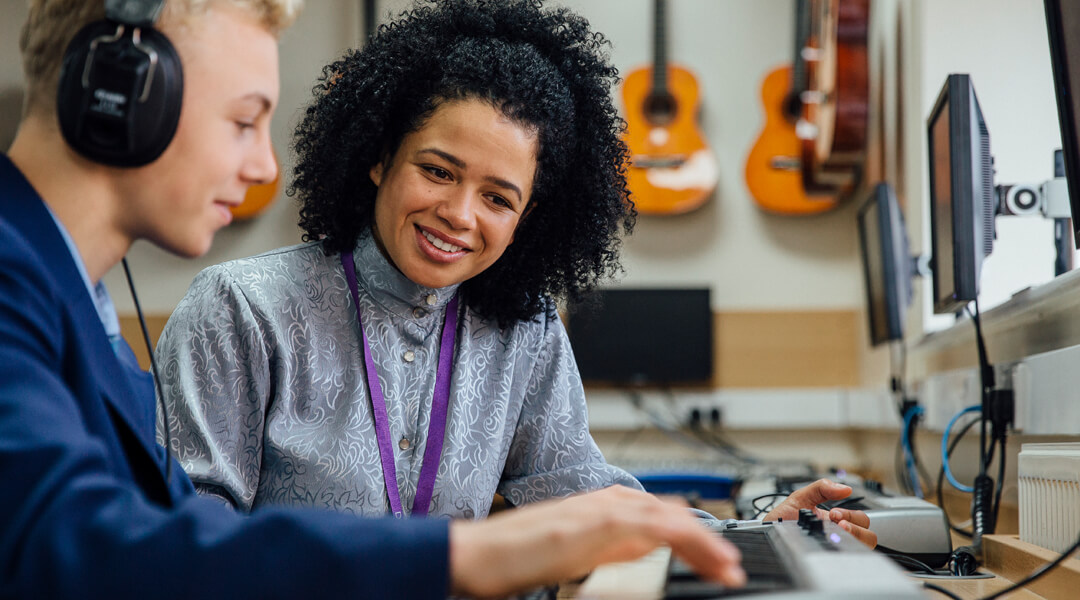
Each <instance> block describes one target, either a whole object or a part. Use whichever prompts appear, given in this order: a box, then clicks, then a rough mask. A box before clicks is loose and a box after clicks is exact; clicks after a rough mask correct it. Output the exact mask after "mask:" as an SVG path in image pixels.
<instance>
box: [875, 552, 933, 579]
mask: <svg viewBox="0 0 1080 600" xmlns="http://www.w3.org/2000/svg"><path fill="white" fill-rule="evenodd" d="M878 552H881V553H882V554H884V555H885V556H888V557H889V558H891V559H893V562H896V563H897V564H899V565H900V566H902V567H905V568H907V569H908V570H909V571H912V572H915V573H925V574H927V575H939V574H940V573H939V572H938V571H937V570H936V569H934V568H933V567H931V566H930V565H928V564H926V563H924V562H923V561H921V560H919V559H917V558H912V557H910V556H908V555H906V554H893V553H891V552H885V551H884V550H882V549H881V548H880V547H878ZM909 567H914V569H911V568H909Z"/></svg>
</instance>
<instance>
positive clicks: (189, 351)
mask: <svg viewBox="0 0 1080 600" xmlns="http://www.w3.org/2000/svg"><path fill="white" fill-rule="evenodd" d="M604 46H605V42H604V41H603V38H601V37H600V36H599V35H598V34H595V33H594V32H592V31H591V30H590V29H589V27H588V24H587V23H586V22H585V20H584V19H582V18H580V17H578V16H577V15H574V14H573V13H570V12H569V11H567V10H566V9H553V10H545V9H542V8H540V7H539V6H538V3H536V2H531V1H517V0H506V1H500V2H479V1H471V0H469V1H462V0H455V1H449V0H443V1H437V2H428V3H424V4H422V5H418V6H417V7H416V8H414V9H413V10H411V11H409V12H406V13H404V14H403V15H401V16H400V18H398V19H397V20H395V21H394V22H393V23H392V24H391V25H390V26H387V27H383V28H382V29H381V30H380V31H379V34H378V35H377V36H376V37H375V38H373V39H372V40H371V41H370V43H368V44H367V45H365V46H364V48H363V49H361V50H358V51H353V52H349V53H348V54H347V55H346V56H345V57H344V58H342V59H341V60H339V61H337V62H334V63H333V64H331V65H329V66H327V67H326V68H325V69H324V75H323V83H322V84H321V85H320V86H317V88H316V92H315V99H314V101H313V103H312V104H311V105H310V106H309V107H308V109H307V111H306V116H305V118H304V119H303V121H302V122H301V124H300V125H299V127H298V128H297V132H296V142H295V148H296V151H297V153H298V161H297V167H296V171H295V179H294V181H293V184H292V189H291V192H292V193H293V194H294V195H296V196H298V197H299V200H300V203H301V211H300V225H301V227H302V228H303V229H304V231H305V237H306V240H307V242H308V243H306V244H302V245H299V246H294V247H290V248H283V249H279V250H276V251H273V252H269V253H267V254H264V255H261V256H257V257H254V258H249V259H244V260H237V261H232V262H229V263H225V264H223V265H219V266H216V267H212V268H210V269H208V270H206V271H204V272H203V273H202V274H201V275H200V276H199V277H198V278H197V279H196V280H195V282H194V283H193V284H192V286H191V288H190V290H189V291H188V294H187V296H186V297H185V298H184V300H183V301H182V302H181V303H180V305H179V306H178V307H177V309H176V311H175V312H174V313H173V316H172V318H171V319H170V321H169V324H168V326H167V327H166V329H165V332H164V333H163V335H162V337H161V341H160V343H159V346H158V351H159V357H160V361H161V364H163V365H164V373H165V376H164V381H163V384H164V386H163V391H164V396H165V401H166V402H165V403H166V406H167V409H168V419H167V422H168V424H169V427H170V429H171V432H172V439H173V441H174V443H175V447H174V450H175V452H176V454H177V456H178V457H179V458H180V460H181V463H182V464H183V465H184V468H185V469H186V470H187V471H188V472H189V473H190V474H191V476H192V479H193V481H194V482H195V484H196V487H197V489H198V490H199V491H200V492H202V493H203V494H206V495H211V496H215V497H218V498H220V499H221V500H222V501H224V502H226V503H228V504H230V505H232V506H234V507H236V508H238V509H239V510H242V511H249V510H252V509H253V508H255V507H258V506H260V505H266V504H295V505H305V506H318V507H325V508H332V509H337V510H344V511H349V512H354V513H359V514H363V515H371V516H374V515H383V514H387V513H393V514H414V515H416V514H432V515H440V516H451V517H465V518H481V517H483V516H485V515H487V513H488V511H489V509H490V506H491V503H492V498H493V496H494V495H495V494H496V493H499V494H501V495H503V496H504V497H505V498H506V499H507V500H508V501H509V502H510V503H511V504H514V505H520V504H523V503H527V502H533V501H537V500H543V499H545V498H549V497H557V496H566V495H569V494H572V493H576V492H582V491H586V490H590V489H596V488H601V487H607V486H611V485H613V484H617V483H621V484H624V485H627V486H631V487H639V486H638V484H637V482H636V481H635V480H634V479H633V478H632V477H630V476H629V475H628V474H626V473H625V472H623V471H621V470H619V469H617V468H615V467H611V466H609V465H607V464H606V463H605V462H604V460H603V457H602V456H601V454H600V452H599V450H598V449H597V447H596V445H595V444H594V442H593V440H592V438H591V437H590V435H589V433H588V424H587V421H586V408H585V396H584V390H583V388H582V385H581V380H580V377H579V375H578V371H577V367H576V365H575V363H574V359H573V354H572V352H571V349H570V345H569V341H568V339H567V336H566V332H565V330H564V328H563V326H562V323H561V321H560V320H559V319H558V317H557V315H556V312H555V302H556V301H557V300H558V299H561V298H568V297H570V298H575V297H577V296H578V295H579V294H581V293H583V292H585V291H586V290H588V289H590V288H591V287H592V286H593V285H594V284H595V283H596V282H597V281H598V280H600V279H601V278H603V277H606V276H608V275H611V274H613V272H614V271H616V270H617V268H618V262H617V253H616V250H617V244H618V241H619V234H620V233H621V230H625V231H628V230H629V229H630V227H631V225H632V224H633V219H634V212H633V208H632V206H631V204H630V203H629V202H628V200H627V192H626V185H625V180H624V173H623V172H622V167H621V165H623V164H625V160H624V159H625V153H626V149H625V146H624V145H623V144H622V142H621V141H620V139H619V131H620V127H621V121H620V119H619V118H618V115H617V113H616V110H615V108H614V106H613V105H612V101H611V98H610V96H609V90H610V89H611V86H612V84H613V83H614V81H615V75H616V73H615V70H614V68H612V66H611V65H610V64H609V63H608V61H607V58H606V55H605V53H604ZM162 437H164V436H162Z"/></svg>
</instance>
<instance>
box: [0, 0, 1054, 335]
mask: <svg viewBox="0 0 1080 600" xmlns="http://www.w3.org/2000/svg"><path fill="white" fill-rule="evenodd" d="M562 3H563V4H565V5H568V6H570V7H572V8H574V9H575V10H578V11H579V12H581V13H582V14H584V15H585V16H586V17H587V18H589V20H590V21H591V22H592V23H593V25H594V26H595V28H596V29H598V30H600V31H602V32H604V33H605V34H606V35H607V37H608V38H609V39H610V40H611V42H612V51H611V54H612V59H613V60H614V62H615V64H616V65H617V66H618V67H619V69H620V70H621V71H622V72H624V73H625V72H628V71H629V70H630V69H632V68H635V67H637V66H640V65H643V64H645V63H647V62H648V61H649V59H650V52H651V50H650V44H649V40H650V31H651V29H650V25H649V23H650V18H651V2H650V1H649V0H562ZM895 3H898V5H899V11H900V12H901V13H903V14H904V15H907V16H905V17H903V18H901V22H904V21H905V19H907V18H911V16H912V15H913V16H914V17H913V18H914V21H913V22H914V23H915V24H916V25H917V26H916V27H913V28H912V30H911V31H903V32H901V33H900V38H901V40H902V41H903V42H904V43H910V44H912V45H915V46H917V47H906V48H901V52H902V56H903V57H904V58H903V60H908V61H914V60H917V61H919V64H918V65H917V66H916V65H914V64H912V65H910V66H909V65H905V69H909V72H911V73H912V76H911V77H910V78H909V80H910V81H909V82H906V83H907V85H906V86H905V89H904V93H903V97H902V99H901V101H902V103H903V106H904V113H905V121H904V123H903V125H902V127H903V129H902V130H903V131H904V132H905V140H904V146H905V148H904V153H905V154H904V156H905V159H904V160H905V162H906V163H907V164H908V167H909V169H910V171H911V173H910V175H911V176H910V177H907V178H905V182H908V183H907V186H908V187H909V188H911V189H910V192H909V194H908V196H909V201H908V202H907V216H908V222H909V223H922V224H923V225H922V226H923V227H927V225H926V223H925V220H924V213H925V211H923V210H922V205H923V203H924V202H925V197H926V196H925V194H926V187H925V169H926V167H925V133H924V129H925V125H924V122H925V118H926V115H927V113H928V112H929V109H930V106H931V105H932V103H933V100H934V99H935V98H936V95H937V92H938V90H939V89H940V87H941V84H942V82H943V81H944V79H945V76H946V74H947V73H950V72H968V73H970V74H971V75H972V78H973V80H974V82H975V86H976V89H977V91H978V94H979V100H980V102H981V104H982V108H983V110H984V113H985V115H986V118H987V121H988V123H989V126H990V131H991V140H992V143H993V150H994V154H995V156H996V159H997V163H996V164H997V176H998V180H999V181H1000V182H1011V181H1031V180H1040V179H1044V178H1047V177H1049V176H1050V175H1051V164H1052V163H1051V152H1052V150H1053V149H1054V148H1056V147H1058V145H1059V137H1058V135H1059V134H1058V130H1057V121H1056V111H1055V106H1054V99H1053V94H1052V89H1053V88H1052V79H1051V75H1050V67H1049V60H1048V52H1047V45H1046V34H1045V24H1044V22H1043V13H1042V2H1041V1H1040V0H933V1H931V0H910V2H904V1H903V0H896V2H895ZM407 4H408V2H406V1H405V0H383V1H382V2H380V4H379V14H380V15H383V14H385V13H386V12H388V11H394V10H398V9H400V8H401V7H403V6H406V5H407ZM876 5H877V6H878V7H882V6H889V5H890V3H889V2H887V1H884V0H879V1H878V2H877V3H876ZM791 8H792V2H791V1H790V0H754V1H747V0H673V1H672V2H670V6H669V21H670V22H669V38H670V52H669V55H670V57H671V58H672V60H675V61H678V62H681V63H683V64H685V65H686V66H688V67H689V68H691V69H692V70H693V71H695V72H696V73H697V75H698V78H699V80H700V83H701V88H702V94H703V108H702V115H701V116H702V127H703V131H704V134H705V136H706V138H707V139H708V140H709V141H710V143H711V145H712V146H713V148H714V150H715V152H716V155H717V158H718V160H719V165H720V183H719V189H718V192H717V194H716V196H715V197H714V198H713V199H712V200H711V201H710V202H709V203H708V204H707V205H706V206H705V207H704V208H703V209H701V210H699V211H697V212H694V213H691V214H689V215H684V216H679V217H641V219H640V220H639V223H638V227H637V230H636V232H635V234H634V235H633V236H631V237H630V238H629V239H628V240H627V241H626V243H625V246H624V252H623V256H624V263H625V265H626V271H627V274H626V276H625V278H624V282H625V283H626V284H640V285H654V284H656V285H661V284H670V285H683V284H686V285H710V286H711V287H712V288H713V290H714V308H715V309H717V310H740V309H753V310H785V309H814V308H831V309H845V308H857V307H860V306H861V305H862V288H861V285H862V284H861V281H860V277H861V275H860V272H859V264H858V256H857V249H856V234H855V226H854V212H855V207H854V206H850V205H849V206H847V207H844V208H842V209H840V210H838V211H836V212H833V213H829V214H826V215H824V216H820V217H811V218H784V217H776V216H772V215H766V214H764V213H762V212H761V211H759V210H757V209H756V208H755V206H754V202H753V200H752V199H751V197H750V196H749V193H748V191H747V189H746V186H745V183H744V181H743V175H742V170H743V164H744V161H745V157H746V154H747V152H748V151H749V148H750V147H751V146H752V144H753V143H754V141H755V139H756V137H757V135H758V133H759V130H760V128H761V126H762V123H763V118H764V117H763V114H762V111H761V108H760V106H759V104H760V101H759V96H758V95H759V89H760V82H761V78H762V77H763V75H764V74H765V73H766V72H767V71H768V70H769V69H770V68H772V67H773V66H775V65H778V64H780V63H783V62H785V61H789V60H790V55H791V52H792V46H791V43H792V42H791V37H792V34H791V31H792V10H791ZM25 11H26V9H25V4H24V3H22V2H4V3H3V4H2V5H0V57H3V58H2V59H0V111H4V103H3V102H2V101H3V99H4V98H11V97H13V96H14V95H15V94H16V93H17V90H18V87H19V86H20V85H21V69H20V66H19V61H18V50H17V37H18V36H17V32H18V27H19V25H20V24H21V23H22V21H23V19H24V17H25ZM361 30H362V27H361V22H360V8H359V0H317V1H316V0H312V1H309V2H308V3H307V8H306V9H305V11H304V13H303V14H302V15H301V17H300V19H299V21H298V23H297V24H296V25H295V26H294V27H293V28H292V29H290V30H288V31H287V32H286V33H285V34H284V36H283V39H282V44H281V63H282V95H281V104H280V108H279V110H278V114H277V116H276V118H275V126H274V142H275V147H276V148H277V150H278V153H279V158H280V159H281V160H282V162H283V164H284V168H285V169H286V173H287V172H288V169H289V165H290V164H291V160H290V157H289V151H288V144H289V139H290V132H291V129H292V126H293V125H294V124H295V119H296V117H297V115H298V114H299V111H300V110H302V107H303V106H304V104H305V103H306V102H307V100H308V98H309V97H310V88H311V85H312V83H313V82H314V80H315V78H316V76H317V75H318V73H319V69H320V67H321V66H322V65H323V64H325V63H326V62H328V61H330V60H332V59H333V58H335V57H337V56H339V55H340V54H341V53H342V51H343V50H344V49H345V48H346V47H349V46H351V45H355V44H356V43H357V42H358V40H359V37H360V31H361ZM616 93H617V91H616ZM13 118H14V117H13V116H12V115H11V114H10V110H8V112H7V114H0V136H3V135H4V134H5V133H4V132H5V126H6V125H7V124H10V123H11V121H12V119H13ZM6 141H8V140H7V139H2V138H0V143H4V142H6ZM912 177H915V179H913V178H912ZM295 221H296V208H295V206H294V205H293V204H292V202H291V201H289V200H288V199H287V198H279V200H278V201H277V202H276V203H275V205H274V206H273V207H272V208H271V209H270V210H269V211H268V212H267V213H266V214H264V215H263V216H261V217H259V218H258V219H256V220H254V221H252V222H249V223H239V224H234V225H233V226H230V227H229V228H227V229H226V230H224V231H222V232H221V233H220V234H219V235H218V238H217V241H216V243H215V245H214V248H213V249H212V250H211V252H210V253H209V254H208V255H207V256H205V257H203V258H202V259H199V260H196V261H187V260H181V259H176V258H174V257H171V256H167V255H165V254H164V253H162V252H160V251H158V250H156V249H154V248H152V247H150V246H149V245H147V244H143V243H140V244H136V246H135V247H134V248H133V249H132V252H131V262H132V268H133V270H134V271H135V275H136V277H137V281H138V283H139V289H140V291H141V294H142V296H143V298H142V302H143V304H144V306H145V308H146V309H147V310H148V311H150V312H168V311H171V310H172V308H173V306H174V305H175V304H176V302H177V301H178V300H179V298H180V297H181V296H182V295H183V293H184V291H185V290H186V288H187V285H188V283H189V282H190V280H191V278H192V277H193V276H194V274H195V273H196V272H197V271H198V270H199V269H200V268H202V267H203V266H206V265H209V264H213V263H216V262H220V261H223V260H228V259H230V258H235V257H240V256H246V255H250V254H253V253H257V252H261V251H264V250H268V249H271V248H274V247H277V246H281V245H285V244H291V243H295V242H297V241H298V240H299V232H298V231H297V229H296V226H295ZM912 239H913V242H916V244H921V245H922V246H923V247H924V251H925V252H927V253H928V252H929V238H928V236H925V235H923V234H922V232H921V231H919V230H915V231H912ZM917 247H918V246H917ZM1052 252H1053V251H1052V248H1051V246H1050V225H1049V223H1047V222H1041V221H1039V220H1036V219H1000V220H999V239H998V244H997V249H996V250H995V253H994V255H993V256H991V258H990V259H989V261H988V262H987V264H986V268H985V271H984V277H983V282H984V288H985V290H986V291H985V292H984V295H983V303H984V306H990V305H992V304H995V303H997V302H999V301H1000V300H1001V299H1004V298H1007V297H1008V296H1010V295H1011V294H1012V293H1013V292H1014V291H1016V290H1018V289H1020V288H1022V287H1024V286H1026V285H1032V284H1037V283H1039V282H1042V281H1045V280H1047V279H1049V277H1050V276H1051V274H1052V272H1051V269H1052V257H1053V254H1052ZM107 281H108V283H109V285H110V287H111V288H112V289H113V290H114V295H115V296H116V301H117V304H118V307H119V309H120V310H121V311H126V310H130V306H131V304H130V300H129V299H128V298H127V293H126V292H125V291H124V287H125V286H124V284H123V283H122V280H121V277H120V276H119V274H118V273H111V274H110V275H109V276H108V279H107ZM921 287H922V288H923V291H924V293H923V294H922V296H924V297H928V295H929V291H928V288H929V285H922V286H921ZM924 306H925V302H924V303H923V304H922V305H920V306H918V307H917V308H915V309H914V311H913V312H914V313H920V314H918V315H914V314H913V316H914V317H915V318H914V319H913V321H914V322H915V324H916V325H917V324H918V322H919V321H920V320H921V317H922V316H923V315H922V314H921V313H922V311H923V310H926V309H924ZM949 320H951V319H950V318H948V317H946V318H945V321H949ZM941 323H942V321H938V322H937V325H936V326H940V325H941ZM932 326H934V325H932Z"/></svg>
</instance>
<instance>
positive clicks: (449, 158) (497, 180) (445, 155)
mask: <svg viewBox="0 0 1080 600" xmlns="http://www.w3.org/2000/svg"><path fill="white" fill-rule="evenodd" d="M416 153H417V154H424V153H430V154H434V155H435V156H438V157H440V158H442V159H443V160H445V161H446V162H448V163H450V164H452V165H454V166H455V167H457V168H459V169H465V168H466V167H467V165H466V164H465V161H463V160H461V159H460V158H458V157H456V156H454V155H453V154H450V153H449V152H446V151H445V150H439V149H438V148H421V149H420V150H417V152H416ZM484 180H485V181H490V182H491V183H494V184H495V185H497V186H499V187H503V188H506V189H508V190H510V191H512V192H514V193H515V194H517V197H518V200H519V201H520V200H521V199H522V198H524V194H522V192H521V188H519V187H518V186H517V185H516V184H514V183H513V182H510V181H507V180H505V179H502V178H501V177H492V176H487V177H484Z"/></svg>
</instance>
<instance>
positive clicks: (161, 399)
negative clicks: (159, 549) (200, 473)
mask: <svg viewBox="0 0 1080 600" xmlns="http://www.w3.org/2000/svg"><path fill="white" fill-rule="evenodd" d="M120 262H121V263H123V265H124V275H125V276H126V277H127V282H128V289H130V290H131V300H132V302H134V303H135V314H137V315H139V327H141V328H142V334H143V342H145V343H146V353H147V354H148V355H150V374H151V375H153V377H154V389H155V390H157V404H158V405H159V406H160V407H161V418H162V420H163V421H164V427H162V429H164V430H165V485H166V487H168V485H169V484H170V482H171V481H172V432H171V431H170V430H169V413H168V412H167V411H166V410H165V394H163V393H162V392H161V377H159V376H158V368H157V361H156V360H154V348H153V347H152V345H151V344H150V332H149V331H148V330H147V328H146V319H144V318H143V312H142V307H141V306H139V296H138V295H137V294H136V293H135V282H134V281H132V279H131V268H129V267H128V262H127V257H126V256H125V257H124V258H123V259H122V260H121V261H120ZM154 422H155V423H156V422H157V419H154Z"/></svg>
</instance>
